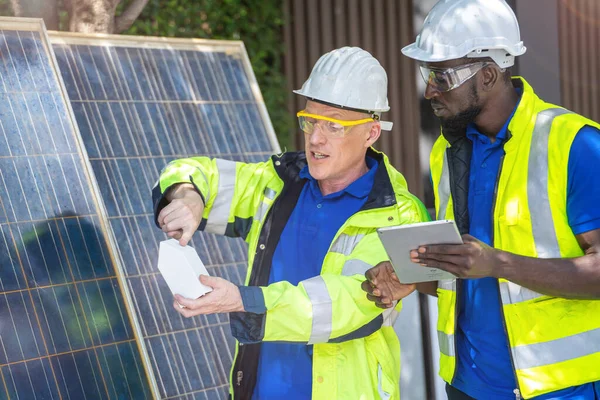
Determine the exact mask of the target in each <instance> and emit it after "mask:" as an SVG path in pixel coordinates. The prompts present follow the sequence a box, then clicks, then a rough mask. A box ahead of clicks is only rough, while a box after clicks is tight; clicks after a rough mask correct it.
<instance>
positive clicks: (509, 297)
mask: <svg viewBox="0 0 600 400" xmlns="http://www.w3.org/2000/svg"><path fill="white" fill-rule="evenodd" d="M543 296H544V295H543V294H541V293H538V292H534V291H533V290H531V289H527V288H526V287H523V286H520V285H517V284H516V283H513V282H500V297H501V298H502V304H504V305H507V304H516V303H521V302H523V301H527V300H533V299H537V298H538V297H543Z"/></svg>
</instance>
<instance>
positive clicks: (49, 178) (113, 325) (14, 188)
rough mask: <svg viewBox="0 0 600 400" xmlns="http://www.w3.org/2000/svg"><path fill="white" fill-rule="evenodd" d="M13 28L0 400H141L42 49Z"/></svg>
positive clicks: (143, 383) (92, 203)
mask: <svg viewBox="0 0 600 400" xmlns="http://www.w3.org/2000/svg"><path fill="white" fill-rule="evenodd" d="M19 23H22V24H23V26H24V29H23V30H20V31H15V30H0V81H1V84H0V265H1V268H0V375H1V378H2V383H3V384H2V385H0V399H5V398H7V399H8V398H21V399H30V398H84V397H85V396H87V398H140V399H146V398H149V397H151V395H150V386H149V382H148V379H147V375H146V371H145V369H144V366H143V364H142V359H141V357H140V352H139V349H138V347H137V345H136V343H135V341H136V339H135V337H134V334H133V333H134V330H133V327H132V325H131V321H130V320H129V316H128V314H127V311H126V306H125V300H124V297H123V295H122V293H121V289H120V287H119V285H118V283H117V278H116V276H115V268H114V265H113V264H112V263H113V261H112V260H113V259H114V256H111V255H110V253H109V249H108V247H107V241H106V232H105V231H104V228H103V227H102V224H101V223H100V217H99V215H98V214H99V209H98V205H99V204H100V203H99V202H98V200H99V199H98V198H97V197H96V196H97V194H95V193H94V190H93V185H92V182H91V181H90V176H89V172H87V171H86V168H87V167H86V162H85V161H84V160H85V159H84V155H83V154H82V153H81V151H80V150H79V147H78V139H77V137H76V134H75V132H76V131H75V129H74V125H73V121H72V119H71V116H70V115H69V111H68V107H67V105H66V103H65V99H64V97H63V94H62V92H61V90H60V84H59V77H58V76H57V75H56V65H54V63H53V60H52V58H51V56H50V54H49V53H48V49H50V46H49V43H47V42H46V39H45V35H42V34H40V32H42V26H41V24H40V23H39V22H25V21H21V22H19ZM25 27H26V28H25ZM1 28H2V27H1V24H0V29H1ZM71 86H72V87H71V89H73V87H75V85H74V84H73V85H71ZM114 343H118V345H115V344H114ZM111 347H112V348H115V349H116V348H117V347H119V348H121V347H123V348H126V349H127V350H123V351H121V352H122V353H123V357H122V358H121V359H120V360H117V359H116V358H115V357H112V358H110V357H108V356H106V355H105V353H106V354H108V350H109V349H110V348H111ZM100 354H102V358H100V357H99V355H100ZM116 361H119V365H120V366H121V367H120V368H121V369H120V371H122V373H121V372H119V370H118V369H117V367H118V365H117V364H116ZM113 371H114V376H115V377H116V379H119V382H118V383H117V384H116V386H114V384H113V383H112V382H110V379H111V378H110V376H111V375H110V374H108V373H109V372H113ZM112 386H114V388H112V389H111V387H112ZM111 390H112V391H111Z"/></svg>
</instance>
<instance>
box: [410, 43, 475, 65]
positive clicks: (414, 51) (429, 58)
mask: <svg viewBox="0 0 600 400" xmlns="http://www.w3.org/2000/svg"><path fill="white" fill-rule="evenodd" d="M402 54H404V55H405V56H406V57H409V58H412V59H413V60H417V61H423V62H441V61H448V60H456V59H457V58H461V57H464V56H466V55H467V53H465V54H452V55H447V56H441V55H433V54H431V53H430V52H428V51H425V50H423V49H421V48H420V47H418V46H417V43H416V42H415V43H411V44H409V45H408V46H405V47H403V48H402Z"/></svg>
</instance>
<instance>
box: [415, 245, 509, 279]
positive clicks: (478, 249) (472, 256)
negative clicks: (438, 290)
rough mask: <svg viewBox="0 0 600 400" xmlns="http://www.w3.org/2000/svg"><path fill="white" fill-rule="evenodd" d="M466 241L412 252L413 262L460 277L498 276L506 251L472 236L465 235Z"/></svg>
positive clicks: (425, 247) (423, 247) (422, 248)
mask: <svg viewBox="0 0 600 400" xmlns="http://www.w3.org/2000/svg"><path fill="white" fill-rule="evenodd" d="M462 239H463V242H464V243H463V244H455V245H445V244H440V245H430V246H421V247H419V248H418V249H417V250H412V251H411V252H410V259H411V261H412V262H414V263H417V264H421V265H424V266H427V267H434V268H439V269H443V270H444V271H448V272H450V273H451V274H453V275H455V276H457V277H458V278H463V279H471V278H483V277H488V276H491V277H498V276H497V274H498V273H499V271H500V267H501V266H502V263H503V261H502V254H503V252H502V251H500V250H496V249H494V248H493V247H490V246H488V245H487V244H485V243H483V242H481V241H479V240H477V239H475V238H474V237H473V236H471V235H463V236H462ZM504 254H505V253H504Z"/></svg>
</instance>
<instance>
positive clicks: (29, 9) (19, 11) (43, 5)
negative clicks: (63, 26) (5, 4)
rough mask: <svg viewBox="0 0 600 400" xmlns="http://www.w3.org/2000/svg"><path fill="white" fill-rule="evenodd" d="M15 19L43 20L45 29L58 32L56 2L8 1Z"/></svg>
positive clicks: (51, 0) (33, 0) (46, 0)
mask: <svg viewBox="0 0 600 400" xmlns="http://www.w3.org/2000/svg"><path fill="white" fill-rule="evenodd" d="M10 4H11V5H12V9H13V12H14V14H15V17H29V18H43V19H44V23H45V24H46V28H47V29H52V30H58V4H57V0H10Z"/></svg>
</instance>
